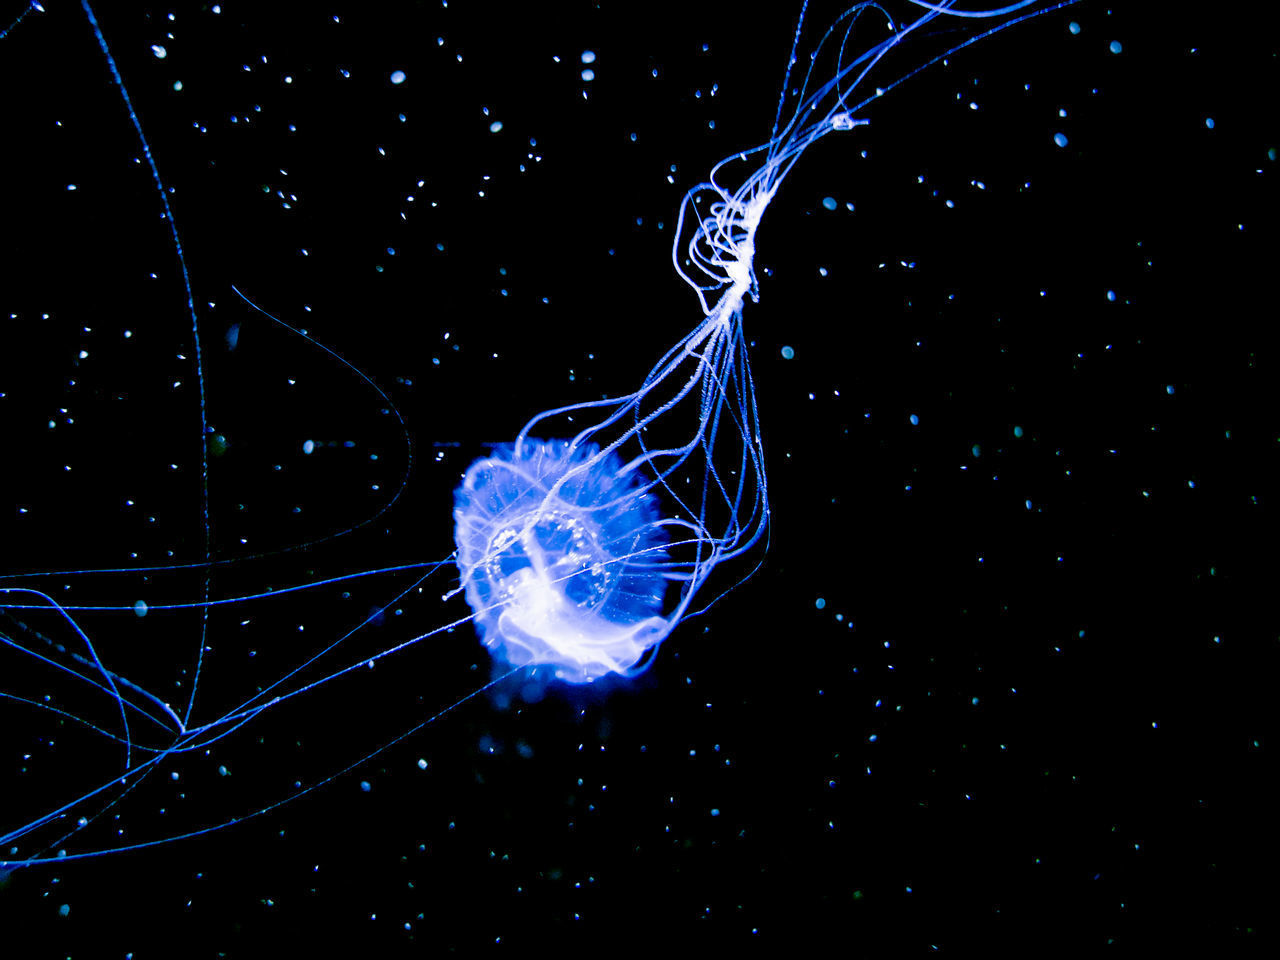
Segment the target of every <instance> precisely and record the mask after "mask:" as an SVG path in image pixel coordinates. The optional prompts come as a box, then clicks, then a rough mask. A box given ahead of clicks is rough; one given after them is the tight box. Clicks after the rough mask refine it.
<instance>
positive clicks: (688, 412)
mask: <svg viewBox="0 0 1280 960" xmlns="http://www.w3.org/2000/svg"><path fill="white" fill-rule="evenodd" d="M911 2H912V3H913V4H914V5H915V6H916V7H918V8H921V10H922V11H923V12H922V13H921V14H920V15H919V16H918V17H917V18H916V19H915V20H912V21H907V22H901V23H900V22H897V21H895V20H894V19H893V18H892V17H890V16H889V14H888V12H887V11H886V10H885V9H884V7H882V6H881V5H880V4H878V3H872V2H867V3H858V4H855V5H854V6H852V7H850V8H849V9H848V10H846V11H845V12H844V13H843V14H841V15H840V17H838V18H837V19H836V21H835V22H834V23H833V24H831V25H830V26H829V27H828V28H827V30H826V32H825V33H824V34H823V36H822V37H821V39H820V40H819V41H818V43H817V45H816V46H815V48H814V49H813V51H812V53H811V54H810V55H809V57H808V67H807V69H806V70H805V73H804V76H803V79H802V82H801V83H800V86H799V88H798V90H795V91H793V90H792V89H791V82H792V79H791V73H792V68H793V67H794V66H795V65H796V64H797V63H798V62H799V60H798V57H797V50H798V47H799V43H800V37H801V28H802V27H803V25H804V12H803V11H802V12H801V15H800V19H799V22H798V24H797V28H796V32H795V36H794V38H793V40H792V47H791V55H790V58H789V59H788V65H787V71H786V76H785V77H784V80H783V85H782V92H781V95H780V96H779V99H778V106H777V112H776V114H775V118H774V123H773V130H772V132H771V134H770V137H769V139H768V141H766V142H765V143H763V144H761V145H759V146H757V147H755V148H752V149H749V150H744V151H741V152H739V153H736V154H733V155H732V156H730V157H727V158H725V159H724V160H722V161H721V162H720V163H718V164H717V165H716V166H715V167H714V168H713V169H712V171H711V175H710V177H709V178H708V180H707V181H706V182H704V183H700V184H698V185H697V186H695V187H693V188H691V189H690V190H688V191H687V192H686V193H685V195H684V199H683V201H682V203H681V206H680V212H679V219H678V224H677V229H676V231H675V240H674V243H673V247H672V251H671V260H672V265H673V266H674V267H675V270H676V272H677V273H678V274H679V275H680V277H681V278H682V279H683V280H684V281H685V282H686V283H687V284H688V285H689V286H690V287H691V288H692V289H693V291H694V293H695V294H696V295H697V298H698V302H699V305H700V307H701V309H702V319H701V320H700V321H699V322H698V323H697V324H696V325H695V326H693V328H692V329H691V330H690V331H689V332H688V333H687V334H686V335H685V336H684V338H683V339H681V340H680V341H679V342H678V343H676V344H675V346H673V347H672V348H671V349H670V350H668V351H667V352H666V353H665V354H664V355H663V356H662V358H661V359H660V360H659V361H658V362H657V363H656V364H655V365H654V366H653V368H652V369H651V370H650V371H649V374H648V376H647V377H646V378H645V380H644V382H643V383H642V384H641V385H640V387H639V389H637V390H635V391H634V392H632V393H629V394H626V395H625V396H622V397H618V398H613V399H604V400H596V401H586V402H582V403H576V404H571V405H569V406H565V407H559V408H556V409H553V410H547V411H545V412H543V413H539V414H538V415H537V416H535V417H533V419H531V420H530V421H529V422H528V423H527V424H525V426H524V427H523V428H522V429H521V430H520V432H519V434H518V435H517V437H516V440H515V442H514V443H513V444H509V445H504V446H500V447H498V448H496V449H494V450H493V452H492V453H491V454H490V455H489V456H488V457H484V458H481V459H479V460H477V461H476V462H475V463H473V464H472V465H471V467H470V469H468V470H467V472H466V475H465V477H464V478H463V481H462V485H461V486H460V487H459V488H458V490H457V493H456V495H455V506H454V519H455V540H456V543H457V555H456V559H457V564H458V570H459V575H460V580H461V586H460V588H459V589H460V590H462V591H464V592H465V595H466V599H467V602H468V603H469V604H470V605H471V609H472V611H473V612H474V616H475V623H476V628H477V631H478V632H479V634H480V636H481V640H482V642H483V643H484V645H485V646H486V647H487V648H489V649H490V650H491V651H493V652H494V653H495V654H497V655H498V656H499V658H500V659H501V660H502V661H504V662H506V663H508V664H510V665H513V666H532V667H534V668H535V669H536V668H537V667H538V666H545V667H547V668H548V669H549V670H550V671H551V672H552V673H553V674H554V676H555V677H556V678H558V679H561V680H565V681H568V682H571V683H584V682H591V681H593V680H596V679H598V678H600V677H601V676H605V675H607V674H609V673H617V674H622V675H630V674H632V673H634V672H637V671H639V670H643V669H644V668H645V667H647V666H648V665H649V664H651V663H652V652H653V651H654V650H656V648H657V646H658V644H660V643H661V642H662V641H663V639H665V638H666V637H667V635H668V634H670V633H671V631H672V630H673V629H674V628H675V626H676V625H677V624H678V623H679V622H680V620H681V619H682V618H684V617H686V616H689V615H691V614H693V613H695V612H698V611H697V610H695V608H694V607H693V606H692V604H693V602H694V598H695V595H696V594H697V593H698V591H699V589H700V588H701V587H702V586H703V585H704V584H705V583H706V582H707V581H708V579H709V577H710V576H711V573H712V571H713V570H714V569H715V568H716V566H718V565H719V564H721V563H724V562H726V561H729V560H733V559H735V558H738V557H741V556H743V555H744V554H748V553H749V552H750V551H751V550H752V548H754V547H756V546H757V544H759V543H761V541H762V540H766V541H767V536H768V529H769V498H768V480H767V473H766V469H765V457H764V447H763V441H762V438H761V435H760V422H759V416H758V412H757V407H756V395H755V389H754V386H753V382H752V378H751V366H750V362H749V358H748V352H747V342H746V339H745V336H744V333H743V319H742V313H743V305H744V303H745V302H746V300H747V298H750V299H751V300H753V301H757V300H758V299H759V296H760V288H759V282H758V278H757V276H756V270H755V249H756V248H755V238H756V231H757V230H758V228H759V226H760V222H761V218H762V217H763V216H764V213H765V210H766V209H768V206H769V204H770V202H771V201H772V200H773V198H774V196H775V195H776V194H777V191H778V188H779V187H780V186H781V184H782V182H783V180H784V179H785V178H786V176H787V174H788V173H789V172H790V171H791V169H792V168H793V166H794V165H795V163H796V161H797V160H799V158H800V156H801V155H802V154H803V153H804V152H805V151H806V150H807V149H808V148H809V147H811V146H813V144H814V143H816V142H817V141H818V140H820V139H822V138H823V137H825V136H826V135H828V134H830V133H833V132H837V131H848V130H853V129H855V128H857V127H859V126H862V125H864V124H865V123H867V122H868V121H867V120H866V119H865V118H862V117H861V116H860V113H861V111H862V110H863V108H865V107H866V106H868V105H869V104H870V103H871V102H872V101H873V100H875V99H877V98H879V97H881V96H883V95H884V94H885V93H886V92H887V91H888V90H890V89H892V88H893V87H895V86H897V85H898V84H900V83H902V82H903V81H904V80H906V79H907V78H908V77H910V76H912V75H914V74H915V73H917V72H919V71H920V70H922V69H924V68H925V67H927V66H929V65H930V64H932V63H934V62H937V61H938V60H941V59H942V58H943V57H945V56H947V55H948V54H950V53H952V52H954V51H955V50H957V49H959V47H961V46H967V45H968V44H970V43H973V42H975V41H976V40H978V39H980V38H981V37H983V36H988V35H990V34H991V33H993V32H995V31H997V30H1000V29H1003V28H1005V27H1008V26H1010V25H1012V24H1013V23H1016V22H1018V21H1019V20H1022V19H1026V18H1027V17H1030V16H1035V15H1037V14H1039V13H1044V12H1046V9H1048V8H1043V7H1041V8H1039V9H1030V8H1034V7H1036V0H1021V2H1017V3H1012V4H1009V5H1007V6H1003V7H1000V8H997V9H992V10H977V11H975V10H963V9H956V8H955V2H954V0H939V2H937V3H928V2H925V0H911ZM1064 5H1066V4H1058V6H1064ZM943 14H950V15H952V16H957V17H961V18H970V19H992V18H994V19H996V20H997V23H996V25H995V26H993V27H990V28H988V29H987V30H986V31H984V32H983V33H982V34H980V35H978V36H975V37H971V38H970V39H968V40H966V41H965V42H964V43H962V44H959V45H958V46H951V47H949V48H948V49H947V50H946V51H945V52H944V53H941V54H938V55H937V56H935V57H933V58H932V59H930V60H928V61H926V62H925V63H922V64H918V65H917V66H915V67H914V68H912V69H911V70H909V71H907V72H906V73H905V74H903V75H902V76H900V77H899V78H898V79H896V80H894V81H893V82H890V83H886V84H883V85H881V86H879V87H877V88H876V89H875V90H874V91H873V92H872V93H871V94H870V95H865V94H864V93H862V90H863V88H864V86H865V83H866V81H867V78H868V75H869V74H870V73H871V72H872V71H873V70H874V69H875V68H876V67H877V66H879V64H880V63H881V61H883V60H884V59H885V58H886V57H887V56H888V55H889V54H890V53H891V52H892V51H894V49H895V48H897V47H898V46H899V45H901V44H902V43H903V42H904V41H905V40H906V39H907V38H908V37H909V36H910V35H911V34H913V33H915V32H916V31H918V30H920V29H921V28H922V27H924V26H926V25H927V24H929V23H930V22H931V21H933V20H935V19H936V18H937V17H939V16H941V15H943ZM869 32H875V33H876V38H873V39H871V40H866V39H865V38H864V34H865V33H869ZM857 51H860V52H857ZM827 58H832V60H833V62H832V65H831V66H830V67H829V68H828V69H829V75H828V76H827V77H826V79H823V74H822V73H820V72H818V71H819V70H820V69H821V68H820V66H819V65H820V64H826V63H827V62H828V60H827ZM737 168H745V170H746V173H745V174H738V175H737V176H736V177H732V176H731V171H732V170H734V169H737ZM583 415H588V416H589V415H595V416H597V417H599V420H598V421H597V422H595V423H594V424H592V425H591V426H588V427H585V428H581V427H576V426H575V427H574V428H573V433H572V435H569V434H568V430H567V428H569V427H570V425H571V424H576V423H577V421H578V419H579V418H580V417H581V416H583ZM560 430H565V431H566V432H565V436H568V439H549V440H539V439H535V436H555V435H556V434H557V433H558V432H559V431H560ZM751 572H752V571H751V570H748V571H747V572H746V574H745V575H744V576H742V577H741V579H746V577H747V576H750V573H751ZM739 582H741V580H740V581H739ZM455 592H456V591H455Z"/></svg>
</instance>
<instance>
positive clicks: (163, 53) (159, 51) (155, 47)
mask: <svg viewBox="0 0 1280 960" xmlns="http://www.w3.org/2000/svg"><path fill="white" fill-rule="evenodd" d="M151 52H152V53H154V54H155V55H156V59H157V60H163V59H164V58H165V57H167V56H168V55H169V51H168V50H166V49H165V48H164V47H162V46H160V44H158V43H153V44H152V45H151Z"/></svg>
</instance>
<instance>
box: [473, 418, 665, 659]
mask: <svg viewBox="0 0 1280 960" xmlns="http://www.w3.org/2000/svg"><path fill="white" fill-rule="evenodd" d="M454 518H455V523H456V528H455V529H456V533H455V536H456V539H457V545H458V553H457V562H458V568H459V571H460V575H461V580H462V584H463V586H464V589H465V592H466V598H467V602H468V603H469V604H470V606H471V608H472V610H474V611H475V614H476V616H475V625H476V630H477V631H478V632H479V634H480V636H481V639H482V642H483V643H484V645H485V646H486V647H487V648H489V649H490V650H491V651H493V652H494V653H495V654H497V655H499V656H500V657H501V659H502V660H504V661H505V662H506V663H509V664H511V665H512V666H517V667H522V666H537V665H539V664H545V665H547V666H549V667H550V668H551V670H552V673H553V675H554V676H555V677H556V678H557V679H559V680H564V681H566V682H568V683H590V682H592V681H594V680H598V679H599V678H600V677H602V676H605V675H607V674H610V673H618V674H626V673H628V672H630V671H631V670H633V669H634V668H635V667H636V665H637V664H638V663H640V661H641V660H642V658H643V657H644V656H645V654H646V652H647V651H649V650H650V649H651V648H653V647H654V646H655V645H656V644H658V643H659V642H661V640H662V639H663V638H664V637H665V636H666V635H667V634H668V633H669V632H670V631H671V627H672V624H671V622H670V621H669V620H668V619H667V618H665V617H664V616H663V615H662V605H663V600H664V596H665V593H666V586H667V584H666V580H665V570H664V564H665V561H666V559H667V558H666V541H667V534H666V529H665V527H664V525H663V524H662V522H661V521H660V519H659V518H658V514H657V510H656V505H655V498H654V497H653V495H652V494H651V493H650V492H649V491H648V490H647V489H646V484H645V482H644V479H643V478H642V476H641V475H640V472H639V471H638V470H636V469H633V470H631V471H630V472H627V471H625V470H624V468H623V465H622V463H621V462H620V461H619V460H618V458H617V456H616V455H614V454H607V455H606V454H602V453H601V451H600V449H599V447H597V446H596V445H594V444H586V445H580V446H577V447H573V446H571V445H570V444H569V443H568V442H567V441H563V440H559V441H549V442H548V441H540V440H533V439H525V440H524V441H523V442H521V443H519V444H510V445H507V446H503V447H498V448H496V449H494V450H493V452H492V453H491V454H490V455H489V456H488V457H484V458H482V459H480V460H477V461H476V462H475V463H473V464H472V465H471V467H470V468H469V469H468V470H467V472H466V475H465V477H464V478H463V481H462V485H461V486H460V487H459V488H458V490H457V493H456V495H455V506H454Z"/></svg>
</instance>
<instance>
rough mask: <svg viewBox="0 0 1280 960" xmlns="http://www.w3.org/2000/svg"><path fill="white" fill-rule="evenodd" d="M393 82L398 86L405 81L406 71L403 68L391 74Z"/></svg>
mask: <svg viewBox="0 0 1280 960" xmlns="http://www.w3.org/2000/svg"><path fill="white" fill-rule="evenodd" d="M391 82H392V83H394V84H395V85H396V86H400V84H402V83H404V71H403V70H396V71H394V72H393V73H392V74H391Z"/></svg>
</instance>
